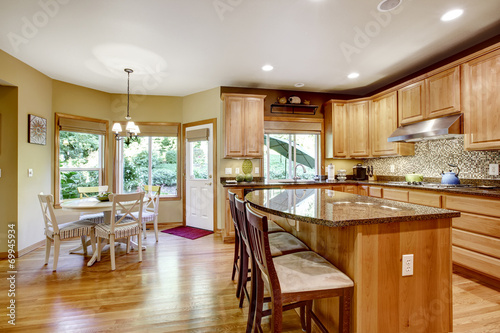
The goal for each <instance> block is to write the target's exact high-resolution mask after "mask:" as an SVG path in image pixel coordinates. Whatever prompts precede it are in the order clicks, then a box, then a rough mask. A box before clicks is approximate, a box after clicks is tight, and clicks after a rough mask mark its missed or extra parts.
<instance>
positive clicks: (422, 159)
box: [363, 137, 500, 179]
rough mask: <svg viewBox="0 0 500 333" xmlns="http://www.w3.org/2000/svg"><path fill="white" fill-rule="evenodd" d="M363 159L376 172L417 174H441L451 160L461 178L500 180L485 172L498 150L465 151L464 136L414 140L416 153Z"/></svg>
mask: <svg viewBox="0 0 500 333" xmlns="http://www.w3.org/2000/svg"><path fill="white" fill-rule="evenodd" d="M363 162H364V163H363V164H364V165H371V166H373V169H374V171H375V174H377V175H386V176H404V175H405V174H408V173H419V174H423V175H424V177H440V173H441V171H449V170H450V167H449V166H448V163H451V164H455V165H458V167H459V168H460V175H459V177H460V178H461V179H500V177H498V176H490V175H488V170H489V164H490V163H496V164H499V163H500V151H465V150H464V139H463V137H461V138H457V139H447V140H445V139H442V140H433V141H421V142H416V143H415V156H403V157H389V158H387V157H386V158H374V159H367V160H364V161H363ZM391 165H394V168H395V169H394V172H391ZM453 172H457V170H456V169H453Z"/></svg>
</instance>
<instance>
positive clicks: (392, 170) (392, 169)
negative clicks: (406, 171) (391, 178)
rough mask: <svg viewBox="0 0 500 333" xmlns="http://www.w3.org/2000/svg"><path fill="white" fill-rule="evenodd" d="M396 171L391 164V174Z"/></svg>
mask: <svg viewBox="0 0 500 333" xmlns="http://www.w3.org/2000/svg"><path fill="white" fill-rule="evenodd" d="M394 171H396V167H395V166H394V164H391V172H394Z"/></svg>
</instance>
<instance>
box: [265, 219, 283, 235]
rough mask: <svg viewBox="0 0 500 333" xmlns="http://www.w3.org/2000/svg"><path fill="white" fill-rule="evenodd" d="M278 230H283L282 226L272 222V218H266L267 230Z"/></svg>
mask: <svg viewBox="0 0 500 333" xmlns="http://www.w3.org/2000/svg"><path fill="white" fill-rule="evenodd" d="M280 231H285V229H283V228H282V227H280V226H279V225H278V223H276V222H274V221H273V220H267V232H268V233H272V232H280Z"/></svg>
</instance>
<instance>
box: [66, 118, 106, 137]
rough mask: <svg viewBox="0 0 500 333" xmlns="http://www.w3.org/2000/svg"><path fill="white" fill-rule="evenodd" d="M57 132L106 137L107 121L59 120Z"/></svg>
mask: <svg viewBox="0 0 500 333" xmlns="http://www.w3.org/2000/svg"><path fill="white" fill-rule="evenodd" d="M58 125H59V130H60V131H68V132H79V133H91V134H99V135H106V125H107V121H105V120H103V121H92V120H83V119H73V118H65V117H63V116H62V117H60V118H59V124H58Z"/></svg>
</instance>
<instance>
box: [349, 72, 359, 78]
mask: <svg viewBox="0 0 500 333" xmlns="http://www.w3.org/2000/svg"><path fill="white" fill-rule="evenodd" d="M358 76H359V73H351V74H349V75H347V77H348V78H350V79H355V78H357V77H358Z"/></svg>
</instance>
